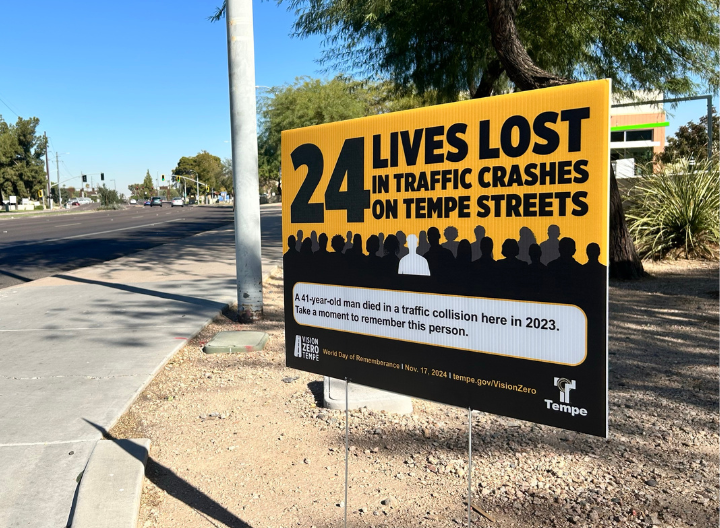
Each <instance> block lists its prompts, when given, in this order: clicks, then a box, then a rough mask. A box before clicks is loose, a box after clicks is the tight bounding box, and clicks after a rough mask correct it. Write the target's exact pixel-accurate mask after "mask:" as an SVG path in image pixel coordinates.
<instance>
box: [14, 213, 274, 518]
mask: <svg viewBox="0 0 720 528" xmlns="http://www.w3.org/2000/svg"><path fill="white" fill-rule="evenodd" d="M263 255H264V258H263V277H264V278H265V277H267V276H268V275H269V274H270V273H271V272H272V270H273V269H274V268H275V267H276V266H277V265H279V264H280V262H281V256H282V250H281V246H280V241H279V240H278V241H277V244H272V243H269V242H268V241H267V240H263ZM235 301H236V289H235V251H234V238H233V230H232V226H229V227H228V228H223V229H220V230H217V231H211V232H208V233H202V234H200V235H196V236H194V237H190V238H186V239H183V240H182V241H179V242H174V243H170V244H166V245H164V246H159V247H157V248H154V249H151V250H147V251H144V252H142V253H139V254H137V255H134V256H130V257H124V258H120V259H117V260H113V261H110V262H107V263H104V264H101V265H98V266H92V267H89V268H83V269H80V270H76V271H74V272H71V273H66V274H63V275H58V276H55V277H49V278H46V279H41V280H38V281H35V282H31V283H28V284H24V285H22V286H18V287H11V288H7V289H4V290H0V526H2V527H15V526H23V527H26V526H27V527H56V528H59V527H64V526H66V524H67V523H68V519H69V515H70V511H71V507H72V503H73V497H74V495H75V492H76V488H77V481H76V478H77V477H78V475H79V474H80V472H81V471H83V469H84V468H85V465H86V463H87V461H88V458H89V456H90V454H91V453H92V450H93V448H94V446H95V444H96V443H97V441H98V440H100V439H101V437H102V434H101V430H103V429H104V430H108V429H110V428H111V427H112V426H113V424H114V423H115V422H116V421H117V419H118V418H119V417H120V416H121V415H122V414H123V413H124V412H125V410H126V409H127V408H128V407H129V406H130V404H131V403H132V401H133V400H134V398H135V397H136V396H137V394H139V393H140V391H141V390H142V388H143V387H144V386H145V385H146V384H147V383H148V382H149V381H150V380H151V379H152V378H153V376H154V375H155V373H156V372H157V371H158V370H159V369H160V368H162V366H163V365H164V363H165V361H167V360H168V359H169V358H170V357H171V356H172V355H173V354H174V353H175V351H177V350H178V349H179V348H180V347H182V346H183V345H184V344H185V342H186V341H187V339H189V338H190V337H192V336H193V335H194V334H196V333H197V332H198V331H199V330H200V329H201V328H202V327H203V326H204V325H205V324H206V323H207V322H208V321H209V320H210V319H212V318H213V317H214V316H216V315H217V314H218V313H219V312H220V311H221V310H222V309H223V308H224V307H225V306H226V305H227V304H229V303H233V302H235Z"/></svg>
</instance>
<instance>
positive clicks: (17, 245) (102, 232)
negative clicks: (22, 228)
mask: <svg viewBox="0 0 720 528" xmlns="http://www.w3.org/2000/svg"><path fill="white" fill-rule="evenodd" d="M180 220H184V218H176V219H174V220H163V221H162V222H153V223H152V224H142V225H139V226H131V227H121V228H119V229H109V230H107V231H96V232H94V233H85V234H82V235H73V236H67V237H61V238H51V239H49V240H39V241H37V242H26V243H25V244H15V245H14V246H13V247H14V248H18V247H25V246H36V245H38V244H47V243H49V242H60V241H61V240H72V239H74V238H83V237H91V236H95V235H104V234H106V233H117V232H118V231H128V230H129V229H140V228H142V227H153V226H156V225H158V224H169V223H170V222H179V221H180Z"/></svg>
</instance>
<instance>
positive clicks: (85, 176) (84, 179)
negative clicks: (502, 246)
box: [82, 174, 87, 183]
mask: <svg viewBox="0 0 720 528" xmlns="http://www.w3.org/2000/svg"><path fill="white" fill-rule="evenodd" d="M82 179H83V183H87V175H86V174H83V175H82Z"/></svg>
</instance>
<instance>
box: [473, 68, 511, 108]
mask: <svg viewBox="0 0 720 528" xmlns="http://www.w3.org/2000/svg"><path fill="white" fill-rule="evenodd" d="M502 72H503V65H502V62H500V61H499V60H498V59H493V60H492V61H490V63H489V64H488V65H487V68H485V70H484V71H483V74H482V78H481V79H480V85H479V86H478V87H477V90H475V93H474V94H473V96H472V98H473V99H480V98H481V97H490V96H491V95H492V94H493V88H494V87H495V81H497V80H498V79H499V78H500V75H502Z"/></svg>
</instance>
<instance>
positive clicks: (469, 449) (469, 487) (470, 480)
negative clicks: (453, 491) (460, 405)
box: [467, 407, 472, 528]
mask: <svg viewBox="0 0 720 528" xmlns="http://www.w3.org/2000/svg"><path fill="white" fill-rule="evenodd" d="M467 510H468V528H470V515H471V513H472V408H471V407H468V498H467Z"/></svg>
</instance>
